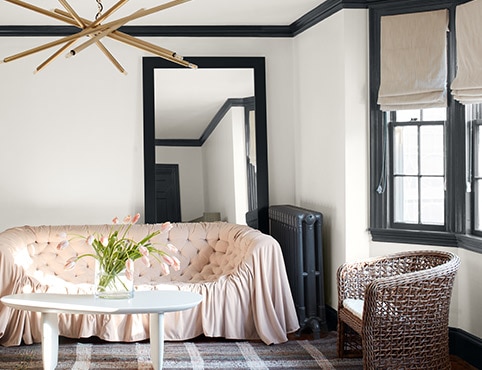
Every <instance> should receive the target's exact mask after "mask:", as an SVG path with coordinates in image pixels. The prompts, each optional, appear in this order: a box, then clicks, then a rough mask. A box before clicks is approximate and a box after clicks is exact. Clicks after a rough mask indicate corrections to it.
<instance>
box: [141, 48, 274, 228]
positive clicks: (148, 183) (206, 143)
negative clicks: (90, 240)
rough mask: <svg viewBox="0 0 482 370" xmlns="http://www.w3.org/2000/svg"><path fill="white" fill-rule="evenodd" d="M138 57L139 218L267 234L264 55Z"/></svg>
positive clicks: (153, 221)
mask: <svg viewBox="0 0 482 370" xmlns="http://www.w3.org/2000/svg"><path fill="white" fill-rule="evenodd" d="M186 60H189V61H190V62H191V63H194V64H196V65H198V69H188V68H185V67H181V66H178V65H176V64H174V63H171V62H168V61H166V60H164V59H161V58H157V57H145V58H143V93H144V96H143V98H144V178H145V184H144V188H145V189H144V192H145V193H144V194H145V210H144V212H145V221H146V222H147V223H158V222H164V221H167V220H169V221H173V222H180V221H182V222H191V221H202V220H206V221H212V220H217V219H219V220H224V221H228V222H232V223H240V224H248V225H250V226H253V227H255V228H258V229H260V230H261V231H263V232H266V233H267V232H268V165H267V135H266V85H265V60H264V58H263V57H186Z"/></svg>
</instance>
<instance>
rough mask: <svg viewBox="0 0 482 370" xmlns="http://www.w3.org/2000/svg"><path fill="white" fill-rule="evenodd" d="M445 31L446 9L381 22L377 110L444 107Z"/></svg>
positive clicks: (385, 17) (383, 19)
mask: <svg viewBox="0 0 482 370" xmlns="http://www.w3.org/2000/svg"><path fill="white" fill-rule="evenodd" d="M447 30H448V12H447V10H446V9H443V10H437V11H431V12H421V13H410V14H402V15H391V16H383V17H382V18H381V53H380V89H379V92H378V104H380V108H381V110H383V111H391V110H400V109H423V108H432V107H444V106H447V83H446V81H447V53H446V49H447V40H446V38H447ZM428 35H429V36H430V37H427V36H428Z"/></svg>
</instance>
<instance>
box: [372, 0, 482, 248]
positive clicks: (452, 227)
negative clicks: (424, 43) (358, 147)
mask: <svg viewBox="0 0 482 370" xmlns="http://www.w3.org/2000/svg"><path fill="white" fill-rule="evenodd" d="M432 10H433V11H435V12H436V11H443V10H446V14H447V16H448V20H449V21H448V27H446V28H444V29H443V30H442V32H443V33H442V35H443V36H442V37H444V38H446V49H445V55H443V56H442V57H443V58H444V59H445V60H446V61H447V64H446V71H445V74H446V76H445V78H446V82H445V84H446V86H448V87H449V86H450V82H451V81H452V80H453V77H454V74H455V35H454V33H453V32H452V29H453V24H454V22H455V5H454V4H453V2H447V3H443V2H440V4H438V5H435V6H432V7H427V6H425V7H423V8H420V9H413V8H412V9H403V7H398V8H396V9H394V8H390V7H386V8H384V9H378V8H376V9H371V10H370V27H371V29H370V32H371V39H370V41H371V43H370V58H371V63H370V65H371V73H370V86H371V90H370V91H371V92H370V101H371V120H370V122H371V123H370V136H371V146H370V148H371V157H370V158H371V159H370V161H371V162H370V168H371V174H370V178H371V186H370V232H371V235H372V238H373V240H375V241H388V242H397V243H413V244H428V245H447V246H456V245H457V243H458V240H457V235H458V233H465V232H466V230H467V223H468V221H467V215H466V209H467V202H466V200H467V199H469V198H468V196H467V194H468V193H467V192H466V185H467V170H466V158H467V157H468V154H467V150H468V148H467V141H468V140H467V137H466V126H467V125H466V124H465V119H464V108H463V106H462V105H460V104H459V103H458V102H456V101H454V100H453V98H452V97H451V96H450V91H449V89H448V91H447V92H446V95H447V104H446V106H445V107H439V106H435V107H434V106H432V107H430V106H429V107H425V106H423V105H424V104H425V102H422V104H419V105H421V106H420V107H417V106H414V107H404V106H403V104H407V103H406V101H407V99H411V97H410V95H408V97H407V98H404V99H405V100H403V98H402V99H401V100H400V101H401V104H402V106H401V107H400V108H397V106H396V105H395V106H394V107H393V108H392V105H393V103H396V101H390V99H391V98H390V95H389V94H387V96H388V97H389V100H388V104H387V106H385V107H384V106H381V104H382V103H380V95H379V89H380V86H381V73H380V72H381V70H382V68H381V65H382V63H381V58H382V56H381V34H382V27H381V23H382V22H381V21H382V17H384V16H390V15H397V14H411V13H413V12H417V11H418V12H426V11H427V12H430V11H432ZM438 14H440V12H438ZM439 40H440V39H439ZM425 52H427V50H425V49H424V51H423V53H425ZM423 53H422V54H421V55H422V56H423V57H424V55H423ZM395 55H397V54H395ZM414 58H416V56H414ZM438 60H440V59H438ZM388 68H390V66H388ZM429 70H430V69H429ZM405 73H407V72H405ZM416 73H417V76H419V74H420V73H421V72H420V70H417V71H416ZM408 75H409V76H410V77H413V74H410V73H409V74H408ZM436 77H437V78H440V74H438V75H436V76H434V77H433V78H436ZM398 78H400V81H402V82H403V83H405V82H404V81H403V76H401V75H400V76H398ZM417 81H418V78H416V79H415V86H416V87H417ZM432 81H434V80H432V77H430V76H429V78H428V80H426V82H425V85H424V88H425V89H426V90H427V88H426V87H427V86H428V87H429V88H430V84H431V82H432ZM396 88H397V87H396V86H395V87H394V89H396ZM429 91H430V90H429ZM428 99H430V97H429V98H428ZM385 101H387V99H385V98H384V101H383V102H384V103H385ZM410 101H411V100H410ZM379 103H380V104H379ZM410 104H412V103H410ZM387 107H388V108H387ZM481 118H482V117H481ZM481 128H482V126H481ZM481 134H482V132H481ZM481 139H482V135H481ZM481 144H482V141H481ZM474 146H475V144H474ZM481 149H482V148H481ZM481 158H482V155H481ZM481 169H482V163H481ZM480 175H481V180H480V181H481V183H480V188H481V190H482V171H481V172H480ZM481 195H482V193H481ZM480 214H481V222H480V225H481V228H482V198H481V212H480ZM481 235H482V230H481Z"/></svg>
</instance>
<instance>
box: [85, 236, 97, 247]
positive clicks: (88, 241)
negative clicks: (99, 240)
mask: <svg viewBox="0 0 482 370" xmlns="http://www.w3.org/2000/svg"><path fill="white" fill-rule="evenodd" d="M94 240H95V236H94V235H89V236H88V237H87V239H85V242H86V243H87V244H88V245H92V243H94Z"/></svg>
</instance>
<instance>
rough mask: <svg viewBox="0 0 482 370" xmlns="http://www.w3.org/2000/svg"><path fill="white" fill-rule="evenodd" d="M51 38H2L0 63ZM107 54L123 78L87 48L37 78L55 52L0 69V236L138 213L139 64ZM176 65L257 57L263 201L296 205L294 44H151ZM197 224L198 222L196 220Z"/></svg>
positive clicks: (134, 56) (133, 56) (137, 58)
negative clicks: (264, 151)
mask: <svg viewBox="0 0 482 370" xmlns="http://www.w3.org/2000/svg"><path fill="white" fill-rule="evenodd" d="M50 40H52V39H51V38H44V37H39V38H16V37H12V38H0V50H1V53H2V56H8V55H11V54H15V53H17V52H20V51H23V50H25V49H28V48H31V47H34V46H37V45H40V44H43V43H45V42H47V41H50ZM108 41H110V40H106V45H107V46H108V47H109V49H110V50H111V52H112V53H113V54H114V55H115V56H116V58H117V59H118V60H119V61H120V62H121V64H123V66H124V67H125V68H126V70H127V71H128V75H127V76H124V75H122V74H120V73H119V72H118V71H117V70H116V69H114V68H113V67H112V66H111V64H110V63H109V62H108V61H107V59H106V58H105V57H104V56H103V55H102V54H101V53H100V52H99V51H98V50H97V49H96V47H95V46H93V47H90V48H88V49H86V50H85V51H83V52H82V53H80V54H79V55H78V56H75V57H74V58H70V59H68V60H66V59H65V58H64V57H63V56H62V57H60V58H58V59H57V60H55V61H54V63H53V64H52V65H50V66H49V67H47V68H46V69H45V70H44V71H42V72H40V73H39V74H37V75H35V76H34V75H33V74H32V71H33V70H34V68H35V67H36V66H37V65H39V64H40V63H41V62H43V61H44V60H45V59H46V58H47V57H48V56H49V55H50V54H51V53H53V52H54V51H55V50H50V51H47V52H42V53H39V54H36V55H32V56H29V57H26V58H24V59H20V60H17V61H14V62H10V63H6V64H1V65H0V169H1V170H2V181H0V209H1V210H2V211H1V212H0V229H1V230H3V229H6V228H8V227H13V226H18V225H24V224H30V225H38V224H84V223H109V222H110V221H111V219H112V218H113V217H114V216H115V215H118V216H119V217H122V215H124V214H127V213H130V214H133V213H135V212H137V211H140V212H141V213H142V211H143V207H144V190H143V186H144V185H143V182H144V175H143V144H142V143H143V138H142V136H143V129H142V127H143V117H142V79H141V75H142V55H143V53H142V52H141V51H138V50H137V49H134V48H131V47H128V46H125V45H123V44H118V43H115V42H108ZM149 41H151V42H154V43H157V44H159V45H160V46H163V47H166V48H169V49H172V50H176V51H178V52H179V53H180V54H183V55H196V56H264V57H266V74H267V115H268V141H269V142H268V156H269V158H276V160H272V161H270V164H269V178H270V180H271V181H270V182H269V183H270V189H269V191H270V199H271V201H272V202H274V203H293V202H294V178H293V176H292V173H293V171H294V168H293V167H294V161H293V151H294V148H293V145H292V136H293V130H294V128H293V121H294V113H293V112H294V111H293V104H292V96H293V91H292V86H293V78H292V71H293V65H292V59H291V55H292V44H293V40H292V39H280V38H276V39H261V38H253V39H251V38H244V39H243V38H195V39H186V38H172V39H166V38H149ZM196 217H198V216H196Z"/></svg>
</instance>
